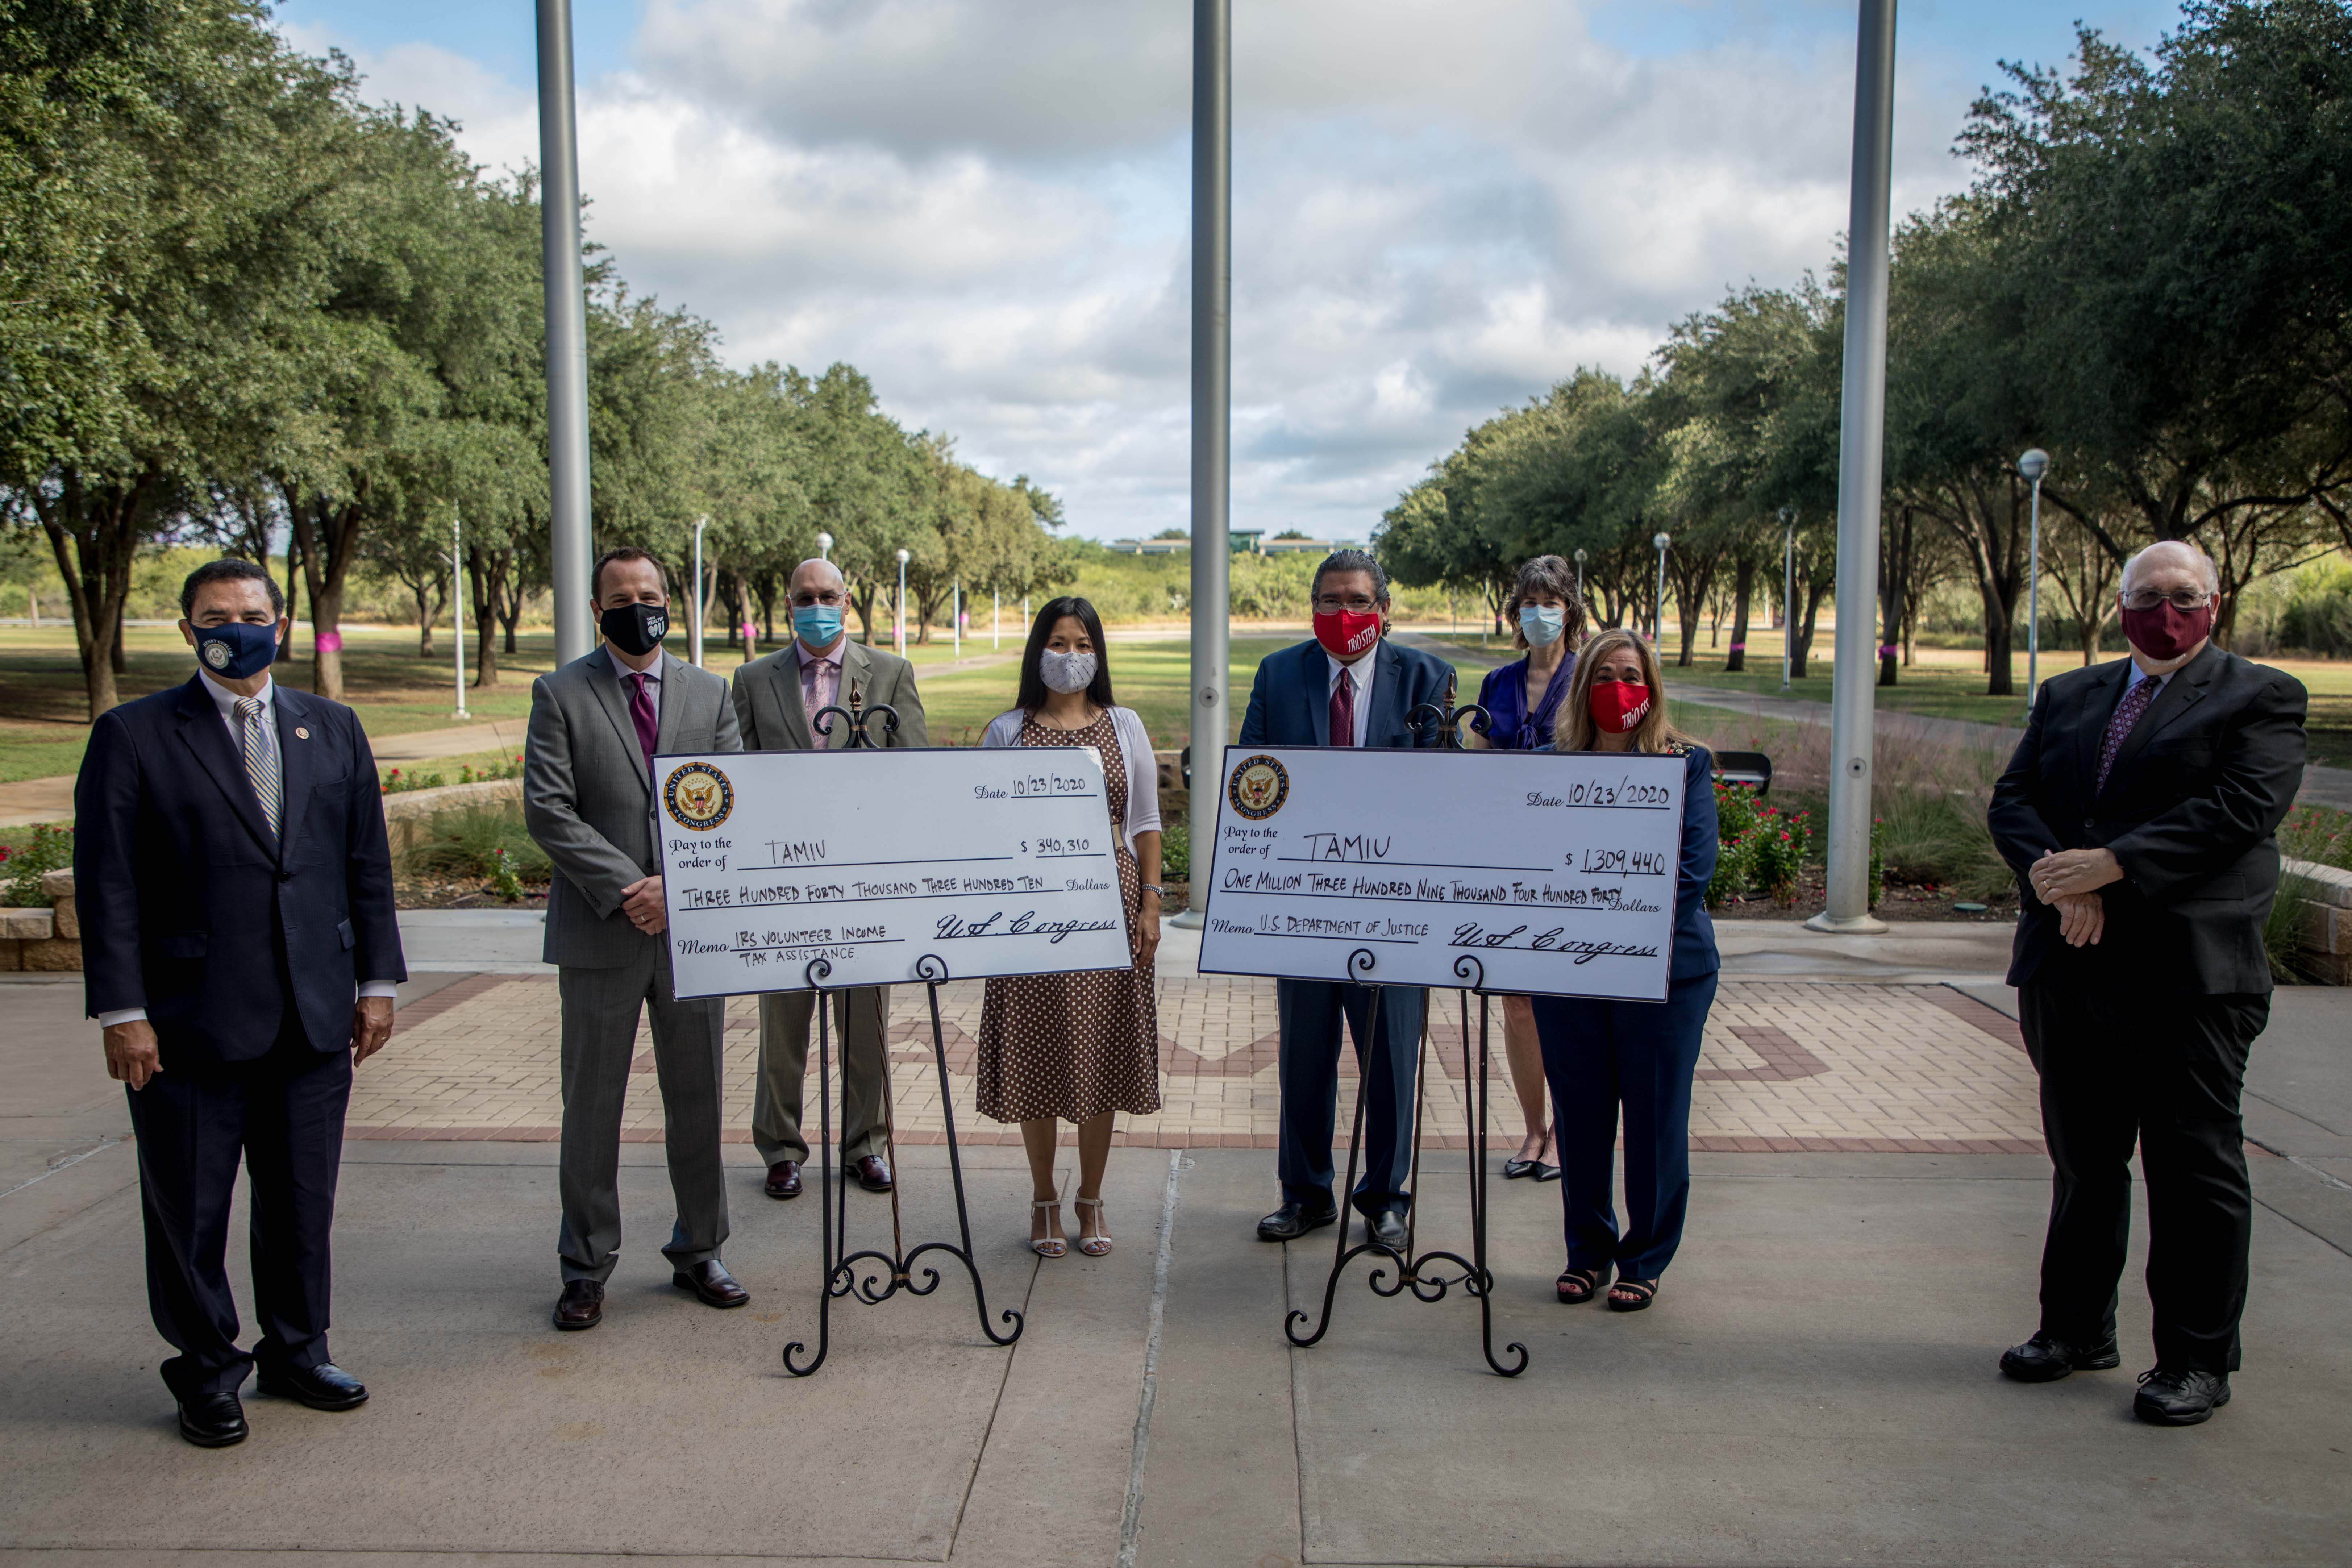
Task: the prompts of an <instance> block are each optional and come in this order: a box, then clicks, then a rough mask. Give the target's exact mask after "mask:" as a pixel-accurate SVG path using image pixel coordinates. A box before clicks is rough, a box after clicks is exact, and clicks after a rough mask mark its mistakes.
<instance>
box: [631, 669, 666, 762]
mask: <svg viewBox="0 0 2352 1568" xmlns="http://www.w3.org/2000/svg"><path fill="white" fill-rule="evenodd" d="M629 679H630V681H631V682H632V683H633V684H632V685H631V686H630V688H629V721H630V722H631V723H633V724H635V726H636V727H637V744H638V745H640V746H642V747H644V748H645V752H646V771H647V772H651V771H652V769H653V765H654V735H655V732H656V731H657V730H658V729H659V728H660V725H659V723H658V722H657V721H656V719H655V718H654V699H653V693H651V692H650V691H647V690H646V682H647V681H649V680H651V679H653V677H652V676H651V675H650V674H649V673H647V672H646V671H645V670H642V669H640V670H635V671H633V672H631V674H630V676H629Z"/></svg>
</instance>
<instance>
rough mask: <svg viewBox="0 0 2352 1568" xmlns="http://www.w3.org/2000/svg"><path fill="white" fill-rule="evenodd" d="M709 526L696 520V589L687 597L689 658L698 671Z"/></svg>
mask: <svg viewBox="0 0 2352 1568" xmlns="http://www.w3.org/2000/svg"><path fill="white" fill-rule="evenodd" d="M709 526H710V520H709V518H707V517H698V518H696V519H695V520H694V588H693V591H692V592H690V593H689V594H688V595H687V599H688V603H689V604H690V605H692V608H691V609H689V610H688V616H690V617H691V618H690V619H689V620H688V622H687V639H686V640H687V642H688V644H689V645H690V646H689V647H688V649H687V657H688V659H689V660H690V661H691V662H692V663H693V665H694V668H697V669H700V668H702V531H703V530H704V529H706V528H708V527H709Z"/></svg>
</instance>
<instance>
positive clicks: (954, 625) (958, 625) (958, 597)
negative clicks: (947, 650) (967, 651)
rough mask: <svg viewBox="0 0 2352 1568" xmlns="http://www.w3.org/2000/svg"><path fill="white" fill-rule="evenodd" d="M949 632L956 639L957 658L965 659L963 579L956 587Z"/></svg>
mask: <svg viewBox="0 0 2352 1568" xmlns="http://www.w3.org/2000/svg"><path fill="white" fill-rule="evenodd" d="M948 631H949V635H950V636H951V637H953V638H954V639H955V647H954V654H955V657H956V658H962V657H963V583H962V581H961V579H959V580H958V581H957V583H956V585H955V601H954V603H953V605H951V606H950V609H949V611H948Z"/></svg>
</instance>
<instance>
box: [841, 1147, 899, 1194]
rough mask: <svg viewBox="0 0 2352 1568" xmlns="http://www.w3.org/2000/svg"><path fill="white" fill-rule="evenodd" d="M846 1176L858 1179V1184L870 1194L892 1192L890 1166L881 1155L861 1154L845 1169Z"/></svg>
mask: <svg viewBox="0 0 2352 1568" xmlns="http://www.w3.org/2000/svg"><path fill="white" fill-rule="evenodd" d="M842 1173H843V1174H844V1175H848V1176H855V1177H856V1178H857V1184H858V1185H859V1186H861V1187H864V1188H865V1189H866V1191H867V1192H869V1193H887V1192H888V1191H889V1190H890V1164H889V1162H888V1161H887V1160H885V1159H883V1158H882V1156H881V1155H879V1154H861V1155H859V1156H858V1157H857V1158H856V1159H855V1160H852V1161H850V1162H849V1163H848V1164H847V1165H845V1166H844V1167H843V1169H842Z"/></svg>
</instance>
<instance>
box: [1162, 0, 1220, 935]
mask: <svg viewBox="0 0 2352 1568" xmlns="http://www.w3.org/2000/svg"><path fill="white" fill-rule="evenodd" d="M1233 292H1234V10H1233V0H1192V770H1193V779H1194V788H1193V790H1192V856H1193V859H1192V878H1191V885H1192V897H1191V898H1190V900H1188V901H1187V907H1186V908H1185V910H1184V911H1183V912H1182V913H1181V914H1180V915H1178V916H1176V918H1175V921H1174V923H1175V924H1177V925H1181V926H1185V927H1198V926H1199V925H1201V924H1202V921H1204V920H1205V919H1206V918H1207V910H1208V907H1209V877H1208V867H1209V850H1210V848H1211V847H1212V846H1213V845H1214V843H1215V842H1216V836H1217V799H1218V796H1219V794H1220V791H1219V789H1218V787H1217V784H1216V782H1215V781H1217V780H1218V779H1219V778H1220V776H1221V775H1222V774H1223V771H1224V755H1225V713H1226V710H1227V709H1229V708H1230V707H1231V706H1232V702H1231V700H1230V699H1231V697H1232V692H1231V690H1230V686H1231V678H1230V675H1229V673H1228V671H1227V668H1226V666H1227V663H1228V661H1229V660H1230V658H1232V653H1233V644H1232V634H1233V625H1232V621H1231V614H1232V601H1231V596H1230V595H1231V591H1232V585H1233V552H1232V545H1231V542H1230V539H1229V535H1228V531H1229V529H1230V527H1231V525H1232V521H1233V518H1232V513H1231V510H1230V504H1229V503H1230V501H1231V499H1232V498H1231V492H1230V490H1229V489H1228V484H1229V481H1230V479H1231V477H1232V468H1233V451H1232V435H1233V427H1232V421H1233V390H1234V364H1233Z"/></svg>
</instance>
